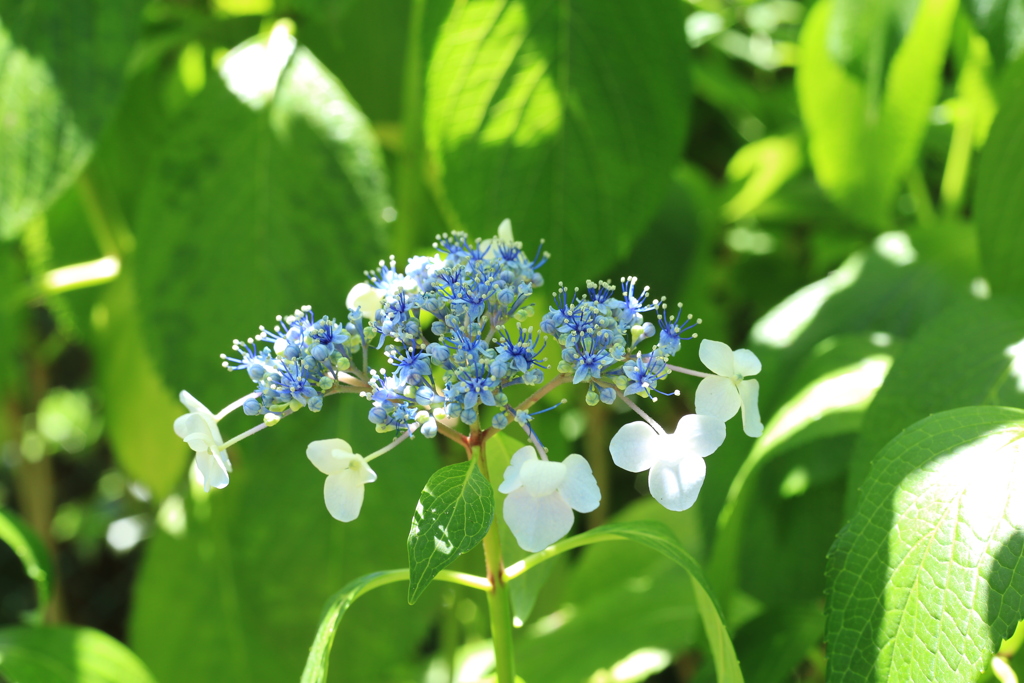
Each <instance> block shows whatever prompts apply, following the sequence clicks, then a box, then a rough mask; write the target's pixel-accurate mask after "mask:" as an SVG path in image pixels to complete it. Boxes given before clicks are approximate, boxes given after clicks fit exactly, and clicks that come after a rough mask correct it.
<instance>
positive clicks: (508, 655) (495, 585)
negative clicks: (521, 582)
mask: <svg viewBox="0 0 1024 683" xmlns="http://www.w3.org/2000/svg"><path fill="white" fill-rule="evenodd" d="M473 451H474V452H473V455H474V456H475V457H477V462H479V463H480V469H481V471H482V472H483V473H484V476H485V477H487V479H488V481H490V479H491V476H490V473H489V472H488V470H487V456H486V454H485V453H484V447H483V444H479V445H476V446H473ZM491 484H492V486H493V485H494V482H493V481H492V482H491ZM494 488H497V487H496V486H495V487H494ZM500 529H501V508H500V507H497V508H495V510H494V522H492V523H491V528H490V530H488V532H487V535H486V536H484V561H485V562H486V563H487V578H488V579H490V581H491V589H490V590H489V591H487V609H488V611H489V612H490V614H491V640H492V641H493V643H494V662H495V669H496V671H497V674H498V683H515V680H516V663H515V658H514V656H513V650H512V607H511V604H510V603H509V598H508V587H507V586H506V585H505V577H504V569H505V567H504V563H503V562H502V555H501V534H500Z"/></svg>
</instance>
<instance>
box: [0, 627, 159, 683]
mask: <svg viewBox="0 0 1024 683" xmlns="http://www.w3.org/2000/svg"><path fill="white" fill-rule="evenodd" d="M0 678H3V679H4V680H5V681H8V683H156V679H154V678H153V675H152V674H151V673H150V672H149V670H148V669H146V665H145V664H143V663H142V662H141V661H139V658H138V657H136V656H135V654H134V653H132V651H131V650H129V649H128V648H127V647H125V646H124V645H123V644H122V643H121V642H119V641H118V640H116V639H114V638H112V637H110V636H108V635H107V634H106V633H103V632H102V631H97V630H96V629H93V628H87V627H83V626H56V627H46V628H27V627H14V628H5V629H0Z"/></svg>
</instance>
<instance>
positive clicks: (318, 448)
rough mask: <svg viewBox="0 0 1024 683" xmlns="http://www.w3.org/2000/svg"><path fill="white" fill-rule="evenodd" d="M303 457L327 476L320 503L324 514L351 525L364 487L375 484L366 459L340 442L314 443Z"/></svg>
mask: <svg viewBox="0 0 1024 683" xmlns="http://www.w3.org/2000/svg"><path fill="white" fill-rule="evenodd" d="M306 457H307V458H309V461H310V462H311V463H313V465H314V466H315V467H316V468H317V469H318V470H320V471H321V472H323V473H324V474H326V475H327V481H325V482H324V503H325V504H326V505H327V511H328V512H330V513H331V517H334V518H335V519H336V520H338V521H340V522H351V521H352V520H353V519H355V518H356V517H358V516H359V510H360V508H362V507H363V491H364V487H365V486H366V484H369V483H370V482H373V481H377V473H376V472H374V471H373V470H371V469H370V466H369V465H367V464H366V460H365V459H364V458H363V456H361V455H359V454H358V453H353V452H352V447H351V446H349V445H348V442H347V441H345V440H343V439H324V440H323V441H314V442H312V443H311V444H309V446H308V447H306Z"/></svg>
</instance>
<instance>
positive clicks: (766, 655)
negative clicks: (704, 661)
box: [736, 603, 825, 683]
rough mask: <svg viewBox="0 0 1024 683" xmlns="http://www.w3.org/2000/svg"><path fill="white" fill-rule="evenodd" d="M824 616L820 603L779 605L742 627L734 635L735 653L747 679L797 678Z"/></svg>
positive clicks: (776, 681) (769, 682)
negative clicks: (740, 660)
mask: <svg viewBox="0 0 1024 683" xmlns="http://www.w3.org/2000/svg"><path fill="white" fill-rule="evenodd" d="M824 632H825V615H824V614H822V611H821V606H820V604H813V603H795V604H790V605H782V606H780V607H778V608H776V609H773V610H771V611H769V612H766V613H765V614H763V615H761V616H760V617H758V618H756V619H754V620H753V621H751V622H750V623H748V624H747V625H746V626H744V627H743V628H742V629H741V630H740V631H739V633H737V634H736V652H737V654H739V656H740V659H742V660H743V670H744V671H746V672H747V678H748V679H750V680H751V681H757V683H783V681H792V680H794V679H796V680H799V679H798V678H797V676H798V674H797V672H798V669H799V667H800V664H801V663H802V662H804V661H805V660H806V658H807V651H808V650H810V649H811V648H813V647H815V646H817V644H818V643H820V642H821V637H822V635H823V634H824Z"/></svg>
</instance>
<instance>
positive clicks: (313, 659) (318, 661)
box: [300, 569, 490, 683]
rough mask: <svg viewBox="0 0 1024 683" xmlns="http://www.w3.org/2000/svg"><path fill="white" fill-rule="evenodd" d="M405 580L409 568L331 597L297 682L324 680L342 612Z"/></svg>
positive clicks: (466, 580)
mask: <svg viewBox="0 0 1024 683" xmlns="http://www.w3.org/2000/svg"><path fill="white" fill-rule="evenodd" d="M408 578H409V570H408V569H392V570H389V571H382V572H373V573H372V574H367V575H365V576H360V577H359V578H358V579H355V580H353V581H350V582H349V583H348V584H346V585H345V587H344V588H342V589H341V590H340V591H338V592H337V593H335V594H334V595H332V596H331V598H330V600H328V601H327V605H326V607H325V608H324V612H323V614H322V615H321V617H320V627H319V628H318V629H317V631H316V638H315V639H314V640H313V645H311V646H310V648H309V658H308V659H307V660H306V668H305V669H303V670H302V679H301V681H300V683H325V681H326V680H327V670H328V663H329V661H330V654H331V647H332V646H333V645H334V636H335V635H336V633H337V631H338V624H340V623H341V618H342V617H343V616H345V612H347V611H348V608H349V607H351V606H352V603H354V602H355V601H356V600H357V599H358V598H360V597H362V596H363V595H366V594H367V593H369V592H370V591H372V590H373V589H374V588H379V587H380V586H386V585H388V584H389V583H396V582H398V581H406V580H408ZM437 578H438V579H439V580H443V581H450V582H451V583H457V584H460V585H463V586H471V587H473V588H476V589H478V590H489V589H490V583H489V582H488V581H487V579H485V578H483V577H478V576H471V575H467V574H461V575H460V574H456V573H455V572H449V571H446V570H442V571H440V572H438V574H437Z"/></svg>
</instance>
